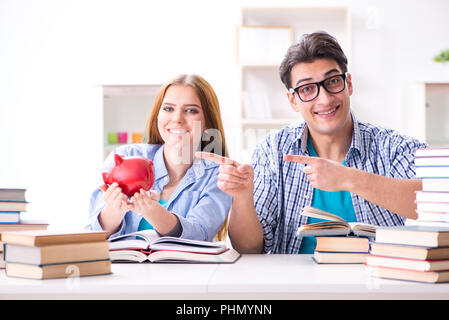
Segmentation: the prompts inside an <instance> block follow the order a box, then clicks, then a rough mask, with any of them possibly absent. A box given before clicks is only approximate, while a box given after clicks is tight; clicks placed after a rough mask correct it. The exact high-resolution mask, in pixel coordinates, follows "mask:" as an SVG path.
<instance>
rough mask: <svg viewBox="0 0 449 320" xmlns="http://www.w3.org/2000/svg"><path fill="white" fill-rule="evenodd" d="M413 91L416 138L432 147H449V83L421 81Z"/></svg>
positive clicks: (412, 114)
mask: <svg viewBox="0 0 449 320" xmlns="http://www.w3.org/2000/svg"><path fill="white" fill-rule="evenodd" d="M411 90H412V91H411V92H412V98H411V99H412V100H411V101H412V102H413V103H412V104H411V105H410V111H409V112H410V115H411V116H413V118H411V119H409V122H410V124H411V125H413V130H414V132H415V134H414V137H416V138H417V139H419V140H421V141H425V142H426V143H427V144H428V145H429V146H430V147H449V81H440V80H426V81H420V82H417V83H415V84H413V86H412V88H411Z"/></svg>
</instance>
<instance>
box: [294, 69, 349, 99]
mask: <svg viewBox="0 0 449 320" xmlns="http://www.w3.org/2000/svg"><path fill="white" fill-rule="evenodd" d="M347 74H348V73H347V72H345V73H340V74H336V75H333V76H330V77H328V78H326V79H324V80H322V81H320V82H309V83H306V84H302V85H300V86H297V87H296V88H290V89H288V91H289V92H290V93H291V94H292V95H294V94H295V93H296V94H297V95H298V98H299V99H300V100H301V101H302V102H310V101H312V100H314V99H316V97H318V96H319V95H320V87H323V88H324V90H326V91H327V92H328V93H330V94H335V93H340V92H342V91H343V90H345V89H346V76H347ZM334 77H342V78H343V89H341V90H339V91H336V92H332V91H329V89H328V88H326V86H325V85H324V83H325V82H326V81H327V80H329V79H332V78H334ZM311 84H314V85H317V86H318V90H317V92H316V96H315V97H313V98H312V99H309V100H303V99H302V98H301V96H300V95H299V93H298V90H299V88H301V87H304V86H310V85H311Z"/></svg>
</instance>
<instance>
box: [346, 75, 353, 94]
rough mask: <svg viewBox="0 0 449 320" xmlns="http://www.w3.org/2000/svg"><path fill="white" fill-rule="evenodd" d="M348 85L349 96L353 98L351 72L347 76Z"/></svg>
mask: <svg viewBox="0 0 449 320" xmlns="http://www.w3.org/2000/svg"><path fill="white" fill-rule="evenodd" d="M346 85H347V86H348V92H349V95H350V96H352V89H353V88H352V76H351V74H350V73H349V72H348V73H347V74H346Z"/></svg>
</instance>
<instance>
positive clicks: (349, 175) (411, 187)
mask: <svg viewBox="0 0 449 320" xmlns="http://www.w3.org/2000/svg"><path fill="white" fill-rule="evenodd" d="M284 160H285V161H293V162H297V163H303V164H306V167H305V168H304V170H303V171H304V173H305V174H306V175H307V178H308V179H309V181H310V183H311V185H312V186H313V187H314V188H318V189H320V190H324V191H329V192H334V191H340V190H346V191H349V192H352V193H354V194H357V195H358V196H360V197H362V198H363V199H365V200H367V201H370V202H372V203H374V204H375V205H378V206H380V207H383V208H385V209H387V210H389V211H391V212H394V213H397V214H399V215H401V216H403V217H405V218H410V219H416V218H417V213H416V211H415V209H416V205H415V191H417V190H421V189H422V181H421V180H417V179H400V178H391V177H385V176H381V175H377V174H374V173H369V172H366V171H363V170H359V169H356V168H351V167H346V166H344V165H342V164H341V163H338V162H336V161H332V160H327V159H323V158H317V157H307V156H299V155H285V156H284Z"/></svg>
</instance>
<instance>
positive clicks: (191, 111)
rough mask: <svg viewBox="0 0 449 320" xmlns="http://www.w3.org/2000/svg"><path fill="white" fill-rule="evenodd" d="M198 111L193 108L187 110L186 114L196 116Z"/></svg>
mask: <svg viewBox="0 0 449 320" xmlns="http://www.w3.org/2000/svg"><path fill="white" fill-rule="evenodd" d="M198 112H199V111H198V110H197V109H195V108H189V109H186V113H194V114H197V113H198Z"/></svg>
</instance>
